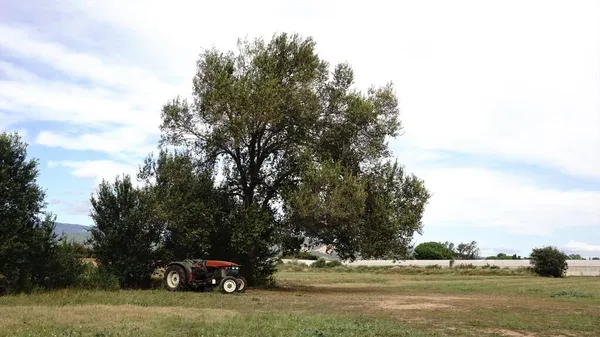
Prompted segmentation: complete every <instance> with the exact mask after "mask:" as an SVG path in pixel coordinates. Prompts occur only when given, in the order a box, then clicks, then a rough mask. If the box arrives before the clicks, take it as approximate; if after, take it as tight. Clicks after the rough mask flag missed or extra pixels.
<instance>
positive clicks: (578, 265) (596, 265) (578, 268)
mask: <svg viewBox="0 0 600 337" xmlns="http://www.w3.org/2000/svg"><path fill="white" fill-rule="evenodd" d="M291 261H296V262H298V263H303V264H306V265H311V264H313V263H314V262H315V261H314V260H287V259H284V260H283V262H284V263H289V262H291ZM342 263H343V264H344V265H347V266H371V267H375V266H415V267H426V266H432V265H439V266H441V267H449V266H450V260H405V261H396V262H394V261H392V260H357V261H354V262H342ZM461 264H472V265H474V266H477V267H482V266H485V265H491V266H498V267H500V268H505V267H507V268H519V267H529V266H531V264H530V262H529V260H456V261H454V266H458V265H461ZM567 264H568V266H569V269H567V276H600V260H567Z"/></svg>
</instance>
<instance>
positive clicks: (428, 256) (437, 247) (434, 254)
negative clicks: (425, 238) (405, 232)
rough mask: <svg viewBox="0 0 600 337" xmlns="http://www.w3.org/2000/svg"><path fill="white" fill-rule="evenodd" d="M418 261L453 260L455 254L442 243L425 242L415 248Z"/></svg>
mask: <svg viewBox="0 0 600 337" xmlns="http://www.w3.org/2000/svg"><path fill="white" fill-rule="evenodd" d="M415 258H416V259H417V260H451V259H453V258H454V252H453V251H452V249H450V248H449V247H448V246H447V245H445V244H443V243H441V242H434V241H430V242H423V243H420V244H419V245H417V246H416V247H415Z"/></svg>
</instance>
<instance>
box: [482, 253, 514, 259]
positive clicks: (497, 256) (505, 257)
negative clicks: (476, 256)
mask: <svg viewBox="0 0 600 337" xmlns="http://www.w3.org/2000/svg"><path fill="white" fill-rule="evenodd" d="M485 259H486V260H522V259H523V258H522V257H521V256H520V255H517V254H513V255H506V254H505V253H498V255H496V256H488V257H486V258H485Z"/></svg>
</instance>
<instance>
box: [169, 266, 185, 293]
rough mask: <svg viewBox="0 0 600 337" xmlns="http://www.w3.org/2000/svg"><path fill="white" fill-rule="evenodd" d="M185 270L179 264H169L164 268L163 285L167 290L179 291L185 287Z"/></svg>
mask: <svg viewBox="0 0 600 337" xmlns="http://www.w3.org/2000/svg"><path fill="white" fill-rule="evenodd" d="M185 280H186V278H185V270H183V268H181V266H178V265H173V266H169V267H168V268H167V270H165V276H164V281H165V286H166V287H167V289H168V290H169V291H179V290H183V289H184V288H185V283H186V282H185Z"/></svg>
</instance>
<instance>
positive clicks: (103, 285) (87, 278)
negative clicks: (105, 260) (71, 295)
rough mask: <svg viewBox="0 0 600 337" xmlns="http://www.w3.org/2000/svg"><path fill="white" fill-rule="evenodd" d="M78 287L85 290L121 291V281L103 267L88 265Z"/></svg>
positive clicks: (85, 266)
mask: <svg viewBox="0 0 600 337" xmlns="http://www.w3.org/2000/svg"><path fill="white" fill-rule="evenodd" d="M78 286H79V287H81V288H84V289H95V290H119V288H120V287H119V279H118V278H117V277H116V276H115V275H113V274H112V273H110V272H109V271H108V270H107V269H106V268H103V267H102V266H99V267H95V266H94V265H93V264H91V263H86V264H85V265H84V268H83V272H82V274H81V276H80V277H79V282H78Z"/></svg>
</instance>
